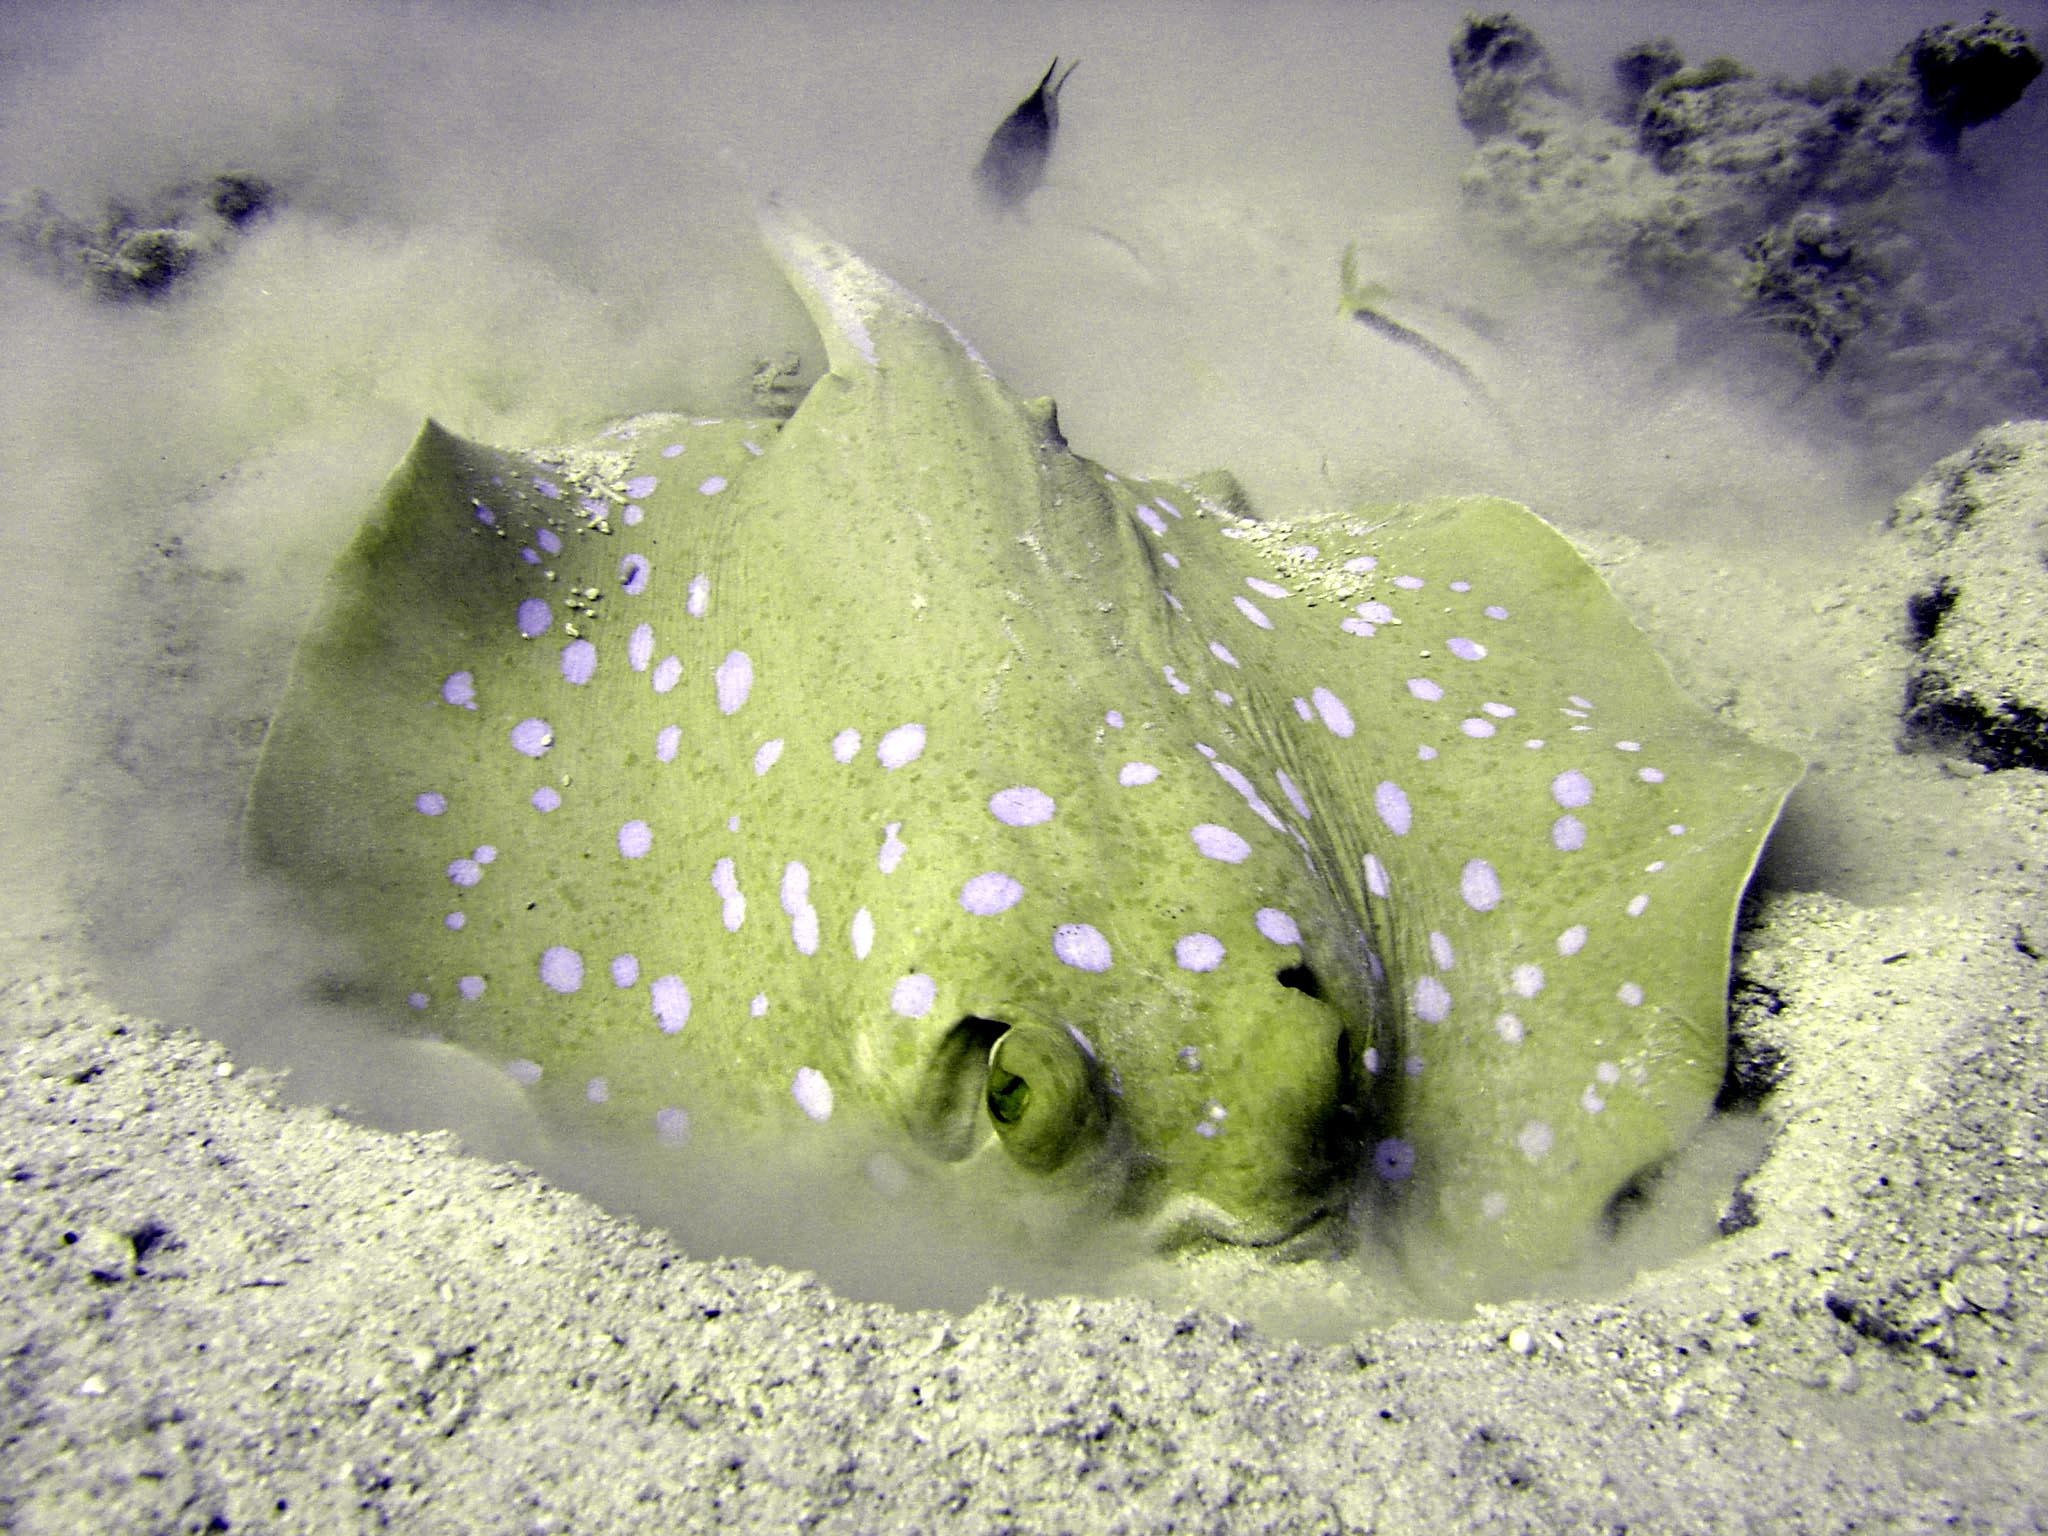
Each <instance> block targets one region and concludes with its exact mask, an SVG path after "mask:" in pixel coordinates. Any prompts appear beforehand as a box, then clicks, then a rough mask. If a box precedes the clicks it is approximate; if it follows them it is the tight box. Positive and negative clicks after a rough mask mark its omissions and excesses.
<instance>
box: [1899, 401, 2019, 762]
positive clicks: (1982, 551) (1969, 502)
mask: <svg viewBox="0 0 2048 1536" xmlns="http://www.w3.org/2000/svg"><path fill="white" fill-rule="evenodd" d="M1891 527H1892V528H1893V529H1894V530H1895V531H1896V532H1897V534H1898V535H1899V536H1900V537H1901V538H1902V539H1903V540H1905V542H1906V545H1907V548H1908V549H1909V551H1910V552H1911V553H1912V555H1913V556H1914V558H1915V559H1916V561H1917V563H1918V564H1919V566H1920V568H1921V576H1920V580H1919V583H1918V585H1917V589H1916V591H1915V593H1914V595H1913V597H1912V598H1911V599H1910V601H1909V618H1910V620H1911V628H1912V636H1913V640H1914V642H1915V645H1916V647H1917V655H1916V657H1915V660H1914V664H1913V669H1912V672H1911V674H1910V676H1909V680H1908V683H1907V693H1906V710H1905V724H1906V731H1907V735H1908V737H1909V739H1911V740H1913V741H1917V742H1923V743H1928V744H1931V745H1933V746H1936V747H1938V748H1940V749H1942V750H1945V751H1949V752H1952V753H1954V754H1956V755H1958V756H1961V757H1966V758H1968V759H1969V760H1970V761H1972V762H1975V763H1978V764H1980V765H1982V766H1983V767H1985V768H1991V769H1999V768H2034V769H2040V770H2048V422H2044V421H2023V422H2007V423H2006V424H2005V425H2003V426H1999V427H1994V428H1992V429H1991V430H1989V431H1987V432H1984V433H1981V434H1980V435H1979V436H1978V437H1977V439H1976V441H1975V442H1973V443H1971V444H1970V446H1969V447H1968V448H1967V449H1965V450H1964V451H1963V452H1961V453H1958V454H1954V455H1951V456H1950V457H1948V458H1946V459H1943V460H1942V461H1941V462H1940V463H1938V464H1936V465H1935V466H1934V468H1933V469H1932V470H1931V471H1929V473H1928V475H1927V477H1926V478H1925V479H1924V480H1922V481H1921V482H1920V483H1919V484H1918V485H1916V486H1914V487H1913V489H1911V490H1910V491H1908V492H1907V493H1906V494H1905V495H1904V496H1902V497H1900V498H1899V501H1898V504H1897V506H1896V508H1895V509H1894V510H1893V513H1892V517H1891Z"/></svg>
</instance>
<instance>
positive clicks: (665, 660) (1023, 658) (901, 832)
mask: <svg viewBox="0 0 2048 1536" xmlns="http://www.w3.org/2000/svg"><path fill="white" fill-rule="evenodd" d="M769 223H770V230H769V233H770V244H771V246H772V248H773V249H774V251H775V253H776V255H777V258H778V260H779V261H780V263H781V265H782V266H783V267H784V269H785V270H786V272H787V273H788V275H789V277H790V280H791V282H792V284H793V285H794V287H795V288H796V290H797V291H798V293H799V295H800V296H801V297H802V298H803V300H804V301H805V303H806V305H807V306H808V308H809V309H810V311H811V314H812V316H813V318H814V320H815V322H816V324H817V327H818V329H819V331H820V332H821V334H822V336H823V339H824V343H825V348H826V353H827V360H828V371H827V372H825V373H824V374H823V375H822V376H821V377H820V378H819V379H818V381H817V382H816V383H815V385H813V386H812V387H811V389H810V390H809V392H808V394H807V395H806V397H805V398H804V400H803V401H802V403H801V405H800V406H799V408H798V409H797V410H796V411H795V413H794V415H792V416H791V417H789V418H788V419H787V420H786V421H774V420H747V421H707V420H692V419H686V418H683V417H679V416H669V415H654V416H642V417H638V418H635V419H632V420H629V421H626V422H623V423H620V424H618V425H617V426H614V427H613V428H611V429H610V430H609V431H607V432H606V433H605V434H604V435H603V436H602V437H601V438H599V439H597V440H595V441H594V442H592V443H591V444H588V445H586V446H584V447H582V448H579V449H576V450H573V451H558V452H553V453H539V454H536V453H528V452H518V451H510V450H505V449H500V448H494V447H486V446H484V445H482V444H478V443H474V442H468V441H464V440H462V439H460V438H458V437H455V436H453V435H451V434H450V433H448V432H446V431H444V430H443V429H442V428H441V427H439V426H438V425H436V424H434V423H433V422H429V423H427V425H426V426H425V427H424V428H423V430H422V431H421V433H420V435H419V438H418V440H417V441H416V442H415V443H414V445H413V447H412V449H411V452H410V453H409V455H408V456H407V458H406V460H405V461H404V463H403V464H402V465H401V466H400V467H399V469H398V470H397V471H396V472H395V474H394V475H393V476H392V478H391V480H390V482H389V483H388V485H387V486H386V487H385V489H384V491H383V493H382V495H381V498H380V500H379V501H378V503H377V505H376V506H375V508H374V509H373V510H372V511H371V513H370V514H369V517H368V519H367V521H366V523H365V524H364V526H363V527H362V529H361V531H360V532H359V533H358V535H357V536H356V538H355V540H354V542H353V543H352V544H351V545H350V546H349V548H348V549H347V551H346V553H345V554H344V555H343V556H342V557H341V559H340V561H339V563H338V564H337V565H336V567H335V568H334V571H333V572H332V575H331V577H330V579H329V583H328V585H327V588H326V590H325V593H324V596H323V598H322V601H321V603H320V607H319V610H318V612H317V614H316V615H315V617H314V618H313V621H312V623H311V625H310V627H309V629H308V630H307V632H306V634H305V636H304V639H303V641H302V643H301V645H300V647H299V650H298V653H297V655H296V658H295V661H294V666H293V672H292V677H291V680H290V683H289V686H288V690H287V693H286V696H285V698H284V700H283V703H282V705H281V707H280V708H279V710H278V712H277V714H276V716H275V719H274V721H273V723H272V725H271V728H270V732H269V735H268V738H267V740H266V742H265V746H264V750H263V755H262V761H261V764H260V768H259V772H258V775H257V778H256V782H255V785H254V788H253V791H252V795H251V800H250V804H249V808H248V819H247V829H248V835H249V845H250V849H251V852H252V855H253V856H254V858H255V859H256V860H257V861H258V862H260V863H261V864H263V865H265V866H268V867H270V868H272V869H275V870H277V871H281V872H282V874H283V876H284V877H285V878H286V879H287V880H288V881H289V882H290V883H291V884H292V886H293V888H294V890H295V892H296V894H297V897H298V898H299V900H300V901H301V902H302V903H303V904H304V905H305V906H306V907H307V908H308V909H309V910H310V911H312V912H313V913H315V914H317V915H318V916H319V917H320V919H321V920H323V921H324V922H326V923H327V924H328V925H330V927H331V928H333V929H334V930H335V931H337V932H339V933H341V934H343V935H345V936H346V937H347V938H348V939H349V940H351V941H352V943H353V946H354V950H355V954H356V956H357V958H358V972H357V974H356V975H355V977H354V978H353V983H354V985H355V987H356V989H357V991H358V992H359V994H360V995H362V996H365V997H368V998H370V999H373V1000H374V1001H375V1002H376V1003H377V1004H378V1005H379V1006H381V1007H383V1008H385V1009H387V1010H388V1011H389V1013H390V1014H391V1015H392V1017H393V1018H394V1020H397V1021H400V1022H402V1023H405V1024H407V1025H408V1026H409V1027H411V1028H413V1029H415V1030H418V1031H421V1032H425V1033H431V1034H436V1035H439V1036H441V1037H444V1038H446V1039H449V1040H452V1041H455V1042H458V1043H460V1044H461V1045H463V1046H465V1047H467V1048H469V1049H470V1050H472V1051H474V1052H476V1053H479V1054H481V1055H482V1056H484V1057H486V1058H488V1059H490V1060H493V1061H497V1062H500V1063H503V1064H504V1065H505V1067H506V1069H507V1070H508V1071H510V1073H511V1074H512V1075H513V1077H514V1078H515V1079H516V1080H517V1081H518V1082H519V1083H520V1084H522V1085H524V1087H525V1091H526V1092H527V1093H528V1094H530V1095H531V1096H532V1098H533V1100H534V1102H535V1104H536V1106H537V1108H538V1109H539V1110H540V1112H541V1113H543V1114H544V1115H546V1116H551V1117H557V1118H558V1119H559V1120H561V1121H563V1122H573V1123H576V1124H579V1125H582V1124H590V1125H603V1126H609V1127H613V1128H616V1129H618V1130H620V1131H621V1132H623V1133H625V1134H629V1135H635V1136H644V1137H646V1138H648V1139H649V1140H650V1141H668V1142H680V1141H681V1140H683V1139H684V1138H685V1136H686V1135H687V1134H689V1132H690V1127H691V1125H692V1123H693V1122H692V1117H693V1116H694V1117H696V1121H695V1123H696V1125H697V1127H698V1130H699V1133H700V1134H702V1133H704V1128H705V1127H706V1126H709V1125H711V1124H713V1123H720V1124H733V1125H749V1126H753V1127H756V1128H758V1129H760V1130H762V1131H765V1132H767V1133H769V1134H771V1135H775V1136H784V1137H802V1136H805V1135H815V1134H822V1133H821V1132H818V1131H817V1130H816V1127H817V1125H818V1124H819V1123H821V1122H824V1121H827V1120H828V1119H836V1120H837V1122H838V1123H839V1124H841V1125H847V1124H849V1123H858V1124H860V1125H863V1126H867V1127H872V1128H875V1129H876V1131H877V1132H878V1133H880V1134H886V1135H888V1136H891V1137H897V1138H901V1139H902V1140H903V1141H904V1142H905V1143H906V1144H907V1145H910V1146H913V1147H915V1148H919V1149H921V1153H920V1154H919V1155H921V1156H923V1157H925V1158H927V1159H928V1160H930V1161H931V1162H933V1163H934V1164H939V1165H943V1164H947V1163H958V1164H960V1165H962V1166H974V1165H977V1164H981V1163H983V1162H985V1161H986V1160H987V1159H991V1158H997V1159H1005V1160H1007V1161H1008V1162H1009V1163H1010V1164H1013V1165H1014V1167H1015V1169H1017V1170H1018V1171H1019V1172H1020V1173H1022V1174H1024V1175H1028V1176H1029V1177H1030V1178H1031V1179H1033V1180H1042V1181H1044V1182H1045V1183H1046V1185H1047V1186H1048V1187H1053V1188H1059V1189H1064V1190H1070V1191H1075V1192H1078V1193H1079V1195H1080V1196H1081V1198H1083V1199H1084V1200H1087V1201H1092V1202H1096V1203H1098V1204H1099V1205H1100V1207H1101V1209H1102V1210H1103V1211H1105V1212H1116V1213H1120V1214H1121V1215H1123V1216H1126V1217H1129V1218H1131V1219H1133V1220H1138V1221H1142V1222H1143V1223H1145V1224H1146V1226H1147V1229H1148V1231H1149V1233H1150V1235H1151V1236H1153V1237H1154V1238H1156V1239H1157V1240H1158V1241H1159V1242H1161V1243H1163V1244H1183V1243H1189V1242H1210V1241H1220V1242H1229V1243H1239V1244H1258V1245H1273V1244H1283V1245H1293V1246H1296V1247H1298V1246H1299V1245H1298V1244H1294V1240H1295V1239H1296V1238H1297V1237H1299V1236H1300V1235H1302V1234H1304V1233H1308V1232H1310V1231H1317V1232H1327V1231H1328V1230H1330V1228H1331V1227H1332V1226H1333V1225H1339V1224H1342V1223H1345V1222H1353V1223H1356V1224H1358V1226H1359V1227H1360V1228H1362V1229H1363V1230H1362V1232H1361V1235H1362V1236H1363V1237H1365V1238H1366V1239H1367V1240H1371V1241H1380V1242H1388V1243H1393V1244H1396V1245H1398V1246H1399V1247H1400V1248H1401V1249H1402V1251H1403V1252H1404V1253H1407V1254H1408V1255H1410V1256H1411V1258H1413V1259H1414V1260H1415V1262H1416V1263H1417V1264H1418V1266H1419V1267H1421V1268H1423V1269H1425V1270H1430V1271H1432V1272H1439V1273H1445V1272H1449V1271H1450V1270H1453V1269H1456V1268H1463V1269H1465V1270H1467V1271H1468V1272H1473V1271H1479V1270H1493V1269H1497V1268H1498V1267H1500V1266H1503V1265H1505V1266H1509V1267H1514V1266H1544V1265H1550V1264H1555V1263H1558V1262H1561V1261H1562V1260H1564V1259H1566V1258H1568V1257H1569V1256H1570V1255H1571V1254H1572V1253H1573V1251H1574V1250H1575V1249H1576V1247H1577V1245H1578V1244H1579V1243H1580V1242H1582V1241H1583V1239H1584V1237H1585V1235H1586V1234H1587V1233H1588V1232H1589V1231H1591V1230H1593V1229H1594V1228H1595V1227H1596V1225H1597V1224H1598V1222H1599V1221H1600V1220H1601V1217H1602V1214H1603V1212H1604V1211H1605V1210H1606V1209H1607V1208H1608V1206H1609V1204H1610V1202H1611V1201H1612V1199H1613V1198H1614V1196H1615V1195H1616V1193H1617V1191H1618V1190H1620V1189H1622V1188H1623V1187H1624V1186H1625V1185H1627V1184H1628V1182H1629V1181H1630V1180H1632V1179H1634V1178H1635V1177H1637V1176H1638V1175H1639V1174H1641V1173H1642V1172H1643V1171H1644V1170H1645V1169H1646V1168H1649V1167H1651V1166H1652V1165H1654V1164H1655V1163H1656V1162H1657V1161H1658V1160H1659V1159H1661V1158H1663V1157H1665V1156H1666V1155H1667V1154H1668V1153H1669V1152H1670V1151H1671V1150H1672V1149H1673V1148H1674V1147H1675V1146H1676V1145H1677V1144H1678V1143H1679V1142H1680V1141H1682V1140H1683V1138H1685V1137H1686V1136H1687V1135H1688V1134H1689V1133H1690V1131H1691V1130H1692V1129H1693V1128H1694V1127H1695V1125H1696V1123H1697V1122H1698V1121H1699V1119H1700V1118H1701V1116H1702V1115H1703V1114H1704V1113H1705V1111H1706V1109H1707V1107H1708V1105H1709V1103H1710V1101H1711V1099H1712V1097H1713V1094H1714V1092H1715V1090H1716V1087H1717V1085H1718V1083H1719V1080H1720V1076H1721V1072H1722V1065H1723V1054H1724V1049H1725V1036H1726V1012H1725V1009H1726V988H1727V977H1728V964H1729V947H1730V940H1731V933H1732V929H1733V925H1734V921H1735V914H1736V908H1737V903H1738V900H1739V898H1740V895H1741V893H1742V890H1743V887H1744V885H1745V882H1746V881H1747V879H1748V877H1749V875H1750V872H1751V870H1752V868H1753V866H1754V864H1755V861H1756V859H1757V856H1758V853H1759V850H1760V847H1761V845H1762V842H1763V839H1764V837H1765V836H1766V834H1767V832H1768V831H1769V829H1770V827H1771V825H1772V823H1773V820H1774V819H1775V817H1776V815H1777V812H1778V809H1779V806H1780V804H1781V802H1782V801H1783V799H1784V796H1785V795H1786V793H1787V792H1788V790H1789V789H1790V787H1791V786H1792V784H1793V783H1794V781H1795V780H1796V778H1797V776H1798V774H1799V771H1800V770H1799V765H1798V764H1797V762H1796V761H1795V760H1794V759H1792V758H1791V757H1789V756H1788V755H1786V754H1785V753H1782V752H1779V751H1776V750H1772V749H1769V748H1765V747H1762V746H1759V745H1757V744H1755V743H1752V742H1750V741H1748V740H1746V739H1745V738H1744V737H1742V736H1741V735H1739V734H1738V733H1737V732H1735V731H1733V730H1731V729H1730V728H1728V727H1727V726H1725V725H1723V724H1721V723H1719V722H1717V721H1716V720H1714V719H1713V718H1711V717H1710V716H1709V715H1707V714H1706V713H1705V712H1703V711H1702V710H1701V709H1700V708H1698V707H1697V706H1696V705H1694V704H1693V703H1692V702H1690V701H1689V700H1688V699H1687V698H1685V697H1684V696H1683V695H1682V694H1681V693H1680V692H1679V691H1678V689H1677V688H1676V687H1675V686H1674V684H1673V683H1672V681H1671V678H1670V676H1669V675H1668V673H1667V672H1666V670H1665V668H1664V667H1663V665H1662V664H1661V662H1660V661H1659V660H1658V658H1657V657H1656V656H1655V654H1654V653H1653V652H1652V650H1651V648H1650V646H1649V644H1648V643H1647V642H1646V641H1645V639H1644V637H1643V636H1642V634H1641V633H1640V632H1639V631H1638V630H1637V629H1636V628H1635V627H1634V626H1633V625H1632V624H1631V623H1630V621H1629V620H1628V618H1627V617H1626V616H1625V615H1624V613H1623V612H1622V611H1621V609H1620V607H1619V605H1618V604H1617V603H1616V601H1615V599H1614V598H1613V596H1612V595H1611V594H1610V593H1609V592H1608V591H1607V589H1606V588H1605V586H1604V585H1603V584H1602V582H1601V581H1600V579H1599V578H1598V577H1597V576H1596V574H1595V573H1594V572H1593V571H1592V570H1591V568H1590V567H1589V566H1588V565H1587V564H1586V562H1585V561H1584V560H1583V559H1581V558H1580V556H1579V555H1578V554H1577V553H1576V552H1575V551H1574V550H1573V549H1572V547H1571V546H1570V544H1568V543H1567V542H1566V541H1565V539H1564V538H1563V537H1561V536H1560V535H1559V534H1558V533H1557V532H1555V531H1554V530H1553V529H1552V528H1550V527H1549V526H1548V525H1547V524H1546V523H1544V522H1543V521H1542V520H1540V519H1539V518H1537V517H1536V516H1535V515H1533V514H1532V513H1530V512H1529V511H1527V510H1526V509H1525V508H1523V507H1520V506H1517V505H1514V504H1512V503H1509V502H1506V501H1500V500H1493V499H1484V498H1467V499H1445V500H1436V501H1429V502H1423V503H1418V504H1413V505H1401V506H1368V507H1360V508H1357V509H1355V510H1351V511H1346V512H1341V513H1335V514H1324V515H1318V516H1314V517H1308V518H1303V519H1299V520H1296V521H1293V522H1286V523H1282V522H1277V521H1268V520H1259V519H1257V518H1255V517H1254V516H1252V515H1251V513H1250V511H1249V509H1248V507H1247V505H1246V503H1245V500H1244V497H1243V496H1242V494H1241V492H1240V491H1239V489H1238V488H1237V486H1236V485H1235V483H1234V482H1233V481H1232V480H1231V479H1230V478H1229V477H1228V476H1227V475H1223V474H1211V475H1207V476H1202V477H1197V478H1195V479H1192V480H1181V479H1141V478H1133V477H1127V476H1120V475H1117V474H1113V473H1111V472H1110V471H1108V470H1106V469H1104V468H1103V467H1102V466H1100V465H1098V464H1096V463H1093V462H1091V461H1090V460H1088V459H1086V458H1083V457H1081V456H1080V455H1078V454H1076V453H1074V452H1073V451H1072V449H1071V448H1070V447H1069V445H1068V443H1067V442H1066V440H1065V439H1064V437H1063V436H1062V435H1061V432H1060V429H1059V426H1058V423H1057V419H1056V417H1055V414H1054V411H1053V408H1052V405H1051V403H1050V402H1049V401H1043V400H1037V401H1033V400H1026V399H1023V398H1020V397H1019V396H1018V395H1016V394H1015V393H1013V392H1012V391H1011V390H1010V389H1009V388H1007V387H1006V386H1005V385H1004V384H1003V383H1002V382H1001V381H1000V380H999V379H997V378H996V377H995V376H994V374H993V373H992V372H991V371H990V369H989V368H988V366H987V365H986V363H985V362H984V361H983V360H982V358H981V357H980V356H979V355H978V354H977V353H976V352H975V351H974V349H973V348H972V347H971V346H970V345H968V344H967V342H966V341H964V340H963V339H962V338H961V336H960V335H959V334H958V333H957V332H956V331H954V330H953V329H952V328H951V327H950V326H949V325H948V324H947V323H946V322H945V321H944V320H942V319H941V318H940V317H939V316H937V315H936V314H934V313H933V312H932V311H931V310H930V309H929V308H928V307H926V306H925V305H924V304H923V303H921V302H920V301H919V300H917V299H916V298H915V297H913V296H912V295H910V294H909V293H907V292H905V291H904V290H903V289H902V288H900V287H898V286H897V285H896V284H895V283H893V282H892V281H890V280H889V279H888V278H886V277H885V276H883V275H882V274H881V273H879V272H877V271H876V270H875V269H874V268H873V267H871V266H869V265H867V264H866V263H864V262H862V261H861V260H860V259H859V258H858V257H856V256H854V255H853V254H851V253H850V252H848V251H847V250H845V249H844V248H842V247H840V246H839V245H837V244H835V243H834V242H832V241H831V240H830V239H828V238H826V237H825V236H823V235H821V234H819V233H817V232H815V231H813V230H811V229H809V228H808V227H806V226H804V225H802V224H800V223H798V222H796V221H794V220H793V219H790V218H787V217H783V216H771V217H770V221H769ZM1361 1193H1363V1195H1364V1196H1365V1198H1361Z"/></svg>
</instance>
